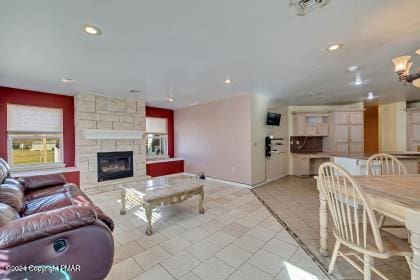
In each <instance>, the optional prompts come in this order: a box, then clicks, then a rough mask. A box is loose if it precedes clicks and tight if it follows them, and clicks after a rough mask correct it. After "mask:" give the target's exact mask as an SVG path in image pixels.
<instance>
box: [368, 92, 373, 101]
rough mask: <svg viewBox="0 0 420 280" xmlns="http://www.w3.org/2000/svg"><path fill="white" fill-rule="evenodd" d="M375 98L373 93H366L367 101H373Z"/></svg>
mask: <svg viewBox="0 0 420 280" xmlns="http://www.w3.org/2000/svg"><path fill="white" fill-rule="evenodd" d="M374 98H375V96H374V95H373V92H371V91H370V92H368V96H367V99H368V100H373V99H374Z"/></svg>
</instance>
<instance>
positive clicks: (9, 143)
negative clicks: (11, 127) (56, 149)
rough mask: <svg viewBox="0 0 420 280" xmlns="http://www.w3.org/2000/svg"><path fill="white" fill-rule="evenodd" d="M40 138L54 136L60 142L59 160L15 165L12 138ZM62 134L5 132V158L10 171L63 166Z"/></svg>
mask: <svg viewBox="0 0 420 280" xmlns="http://www.w3.org/2000/svg"><path fill="white" fill-rule="evenodd" d="M36 137H39V138H42V137H56V138H58V139H59V144H60V162H54V163H39V164H19V165H15V164H14V162H13V139H14V138H36ZM64 147H65V145H64V134H63V133H40V132H36V133H34V132H19V133H12V132H10V133H8V134H7V159H8V162H9V164H10V168H11V170H12V171H30V170H39V169H54V168H64V167H65V163H64Z"/></svg>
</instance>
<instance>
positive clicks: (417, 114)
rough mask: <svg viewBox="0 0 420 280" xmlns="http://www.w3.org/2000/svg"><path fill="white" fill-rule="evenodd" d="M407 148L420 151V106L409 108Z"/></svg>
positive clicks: (411, 150) (410, 150)
mask: <svg viewBox="0 0 420 280" xmlns="http://www.w3.org/2000/svg"><path fill="white" fill-rule="evenodd" d="M407 150H408V151H409V152H420V108H410V109H407Z"/></svg>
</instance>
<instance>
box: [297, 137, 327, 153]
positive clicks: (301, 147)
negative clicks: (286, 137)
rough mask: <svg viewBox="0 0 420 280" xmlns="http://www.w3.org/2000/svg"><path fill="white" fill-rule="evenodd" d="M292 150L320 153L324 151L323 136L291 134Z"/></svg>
mask: <svg viewBox="0 0 420 280" xmlns="http://www.w3.org/2000/svg"><path fill="white" fill-rule="evenodd" d="M290 152H292V153H320V152H322V137H321V136H290Z"/></svg>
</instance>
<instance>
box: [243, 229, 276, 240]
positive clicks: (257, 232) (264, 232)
mask: <svg viewBox="0 0 420 280" xmlns="http://www.w3.org/2000/svg"><path fill="white" fill-rule="evenodd" d="M248 234H249V235H252V236H254V237H255V238H257V239H259V240H261V241H264V242H267V241H268V240H270V239H271V238H273V237H274V235H276V232H274V231H271V230H269V229H265V228H263V227H255V228H253V229H252V230H250V231H249V232H248Z"/></svg>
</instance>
